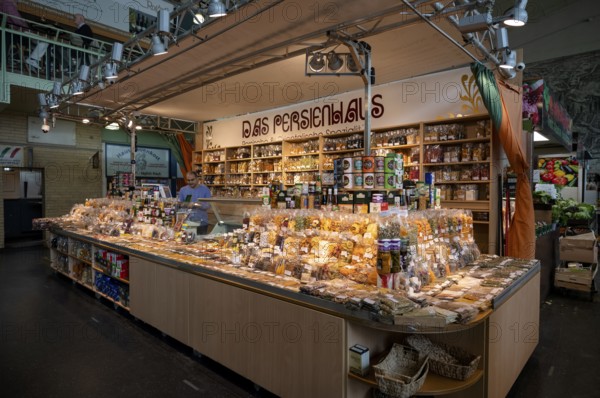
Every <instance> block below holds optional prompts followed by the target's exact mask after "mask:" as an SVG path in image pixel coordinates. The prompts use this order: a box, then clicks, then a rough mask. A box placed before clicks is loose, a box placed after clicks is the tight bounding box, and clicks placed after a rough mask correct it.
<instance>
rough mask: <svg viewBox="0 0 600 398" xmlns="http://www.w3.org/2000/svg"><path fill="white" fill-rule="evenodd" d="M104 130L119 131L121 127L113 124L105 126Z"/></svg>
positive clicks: (115, 123)
mask: <svg viewBox="0 0 600 398" xmlns="http://www.w3.org/2000/svg"><path fill="white" fill-rule="evenodd" d="M104 128H105V129H107V130H118V129H119V128H120V127H119V123H117V122H112V123H109V124H107V125H106V126H104Z"/></svg>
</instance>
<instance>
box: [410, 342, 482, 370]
mask: <svg viewBox="0 0 600 398" xmlns="http://www.w3.org/2000/svg"><path fill="white" fill-rule="evenodd" d="M406 343H407V344H408V345H409V346H410V347H412V348H414V349H415V350H417V351H419V352H421V353H422V354H423V355H427V356H428V357H429V369H430V370H431V372H432V373H435V374H438V375H440V376H444V377H449V378H451V379H456V380H466V379H468V378H469V377H471V375H473V373H474V372H475V370H476V369H477V366H478V365H479V361H480V360H481V355H473V354H471V353H469V352H467V351H465V350H463V349H461V348H458V347H453V346H448V345H446V344H442V343H433V342H432V341H431V340H429V339H428V338H427V337H425V336H423V335H412V336H408V337H407V339H406Z"/></svg>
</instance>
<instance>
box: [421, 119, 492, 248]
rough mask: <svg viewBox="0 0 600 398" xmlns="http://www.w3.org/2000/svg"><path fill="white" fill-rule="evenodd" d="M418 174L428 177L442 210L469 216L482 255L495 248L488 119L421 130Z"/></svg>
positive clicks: (427, 126) (458, 121)
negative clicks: (431, 175) (430, 174)
mask: <svg viewBox="0 0 600 398" xmlns="http://www.w3.org/2000/svg"><path fill="white" fill-rule="evenodd" d="M421 134H422V152H423V153H422V160H421V161H422V173H423V176H422V178H423V177H424V176H425V174H426V173H432V174H433V179H434V181H435V188H436V190H437V192H438V193H439V198H440V204H441V206H442V207H443V208H455V209H467V210H471V212H472V214H473V221H474V224H475V225H476V229H475V233H476V241H477V244H478V245H479V247H480V249H481V251H482V252H489V249H492V251H493V250H494V248H495V246H496V241H497V239H496V235H497V234H496V232H495V226H494V224H495V222H496V221H497V220H496V219H497V217H496V215H495V213H494V212H492V211H491V209H493V208H494V204H493V202H494V201H495V200H497V199H495V197H496V189H497V188H496V186H495V184H493V183H492V179H493V175H492V170H494V161H493V159H494V152H493V142H492V125H491V121H490V119H489V116H488V115H479V116H471V117H465V118H460V119H452V120H446V121H432V122H427V123H423V126H422V131H421Z"/></svg>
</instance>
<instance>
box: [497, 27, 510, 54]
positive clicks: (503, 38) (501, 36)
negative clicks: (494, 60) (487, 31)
mask: <svg viewBox="0 0 600 398" xmlns="http://www.w3.org/2000/svg"><path fill="white" fill-rule="evenodd" d="M506 48H508V30H507V29H506V28H500V29H498V30H497V31H496V50H498V51H500V50H504V49H506Z"/></svg>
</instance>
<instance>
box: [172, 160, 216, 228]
mask: <svg viewBox="0 0 600 398" xmlns="http://www.w3.org/2000/svg"><path fill="white" fill-rule="evenodd" d="M185 180H186V182H187V185H186V186H184V187H183V188H181V190H179V195H178V198H179V201H180V202H187V203H196V201H197V200H198V198H210V197H211V194H210V190H209V189H208V187H207V186H206V185H204V184H201V183H200V180H199V179H198V176H197V175H196V173H194V172H193V171H188V172H187V174H186V179H185ZM209 207H210V205H209V204H208V203H199V204H197V205H196V206H194V207H193V208H192V212H191V213H190V215H189V216H188V219H187V220H188V221H191V222H194V223H198V224H199V226H198V234H199V235H202V234H206V233H207V231H208V214H207V213H206V210H208V208H209Z"/></svg>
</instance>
